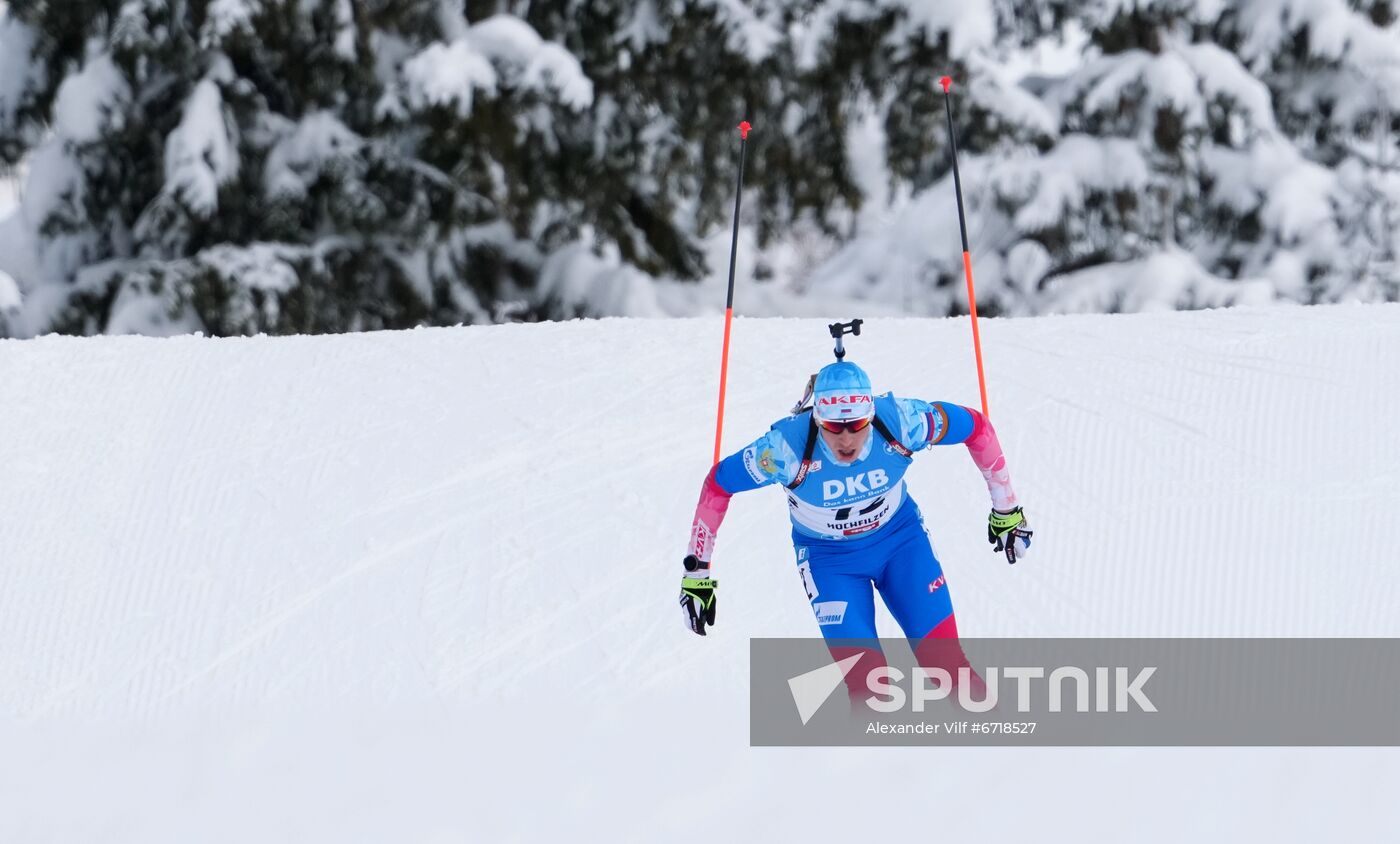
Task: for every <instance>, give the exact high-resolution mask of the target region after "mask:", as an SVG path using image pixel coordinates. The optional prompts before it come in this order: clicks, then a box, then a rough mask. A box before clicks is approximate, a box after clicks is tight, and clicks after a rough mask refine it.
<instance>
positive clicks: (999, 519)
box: [987, 507, 1034, 565]
mask: <svg viewBox="0 0 1400 844" xmlns="http://www.w3.org/2000/svg"><path fill="white" fill-rule="evenodd" d="M1032 533H1034V531H1032V530H1030V524H1029V523H1028V522H1027V521H1026V515H1025V513H1022V512H1021V508H1020V507H1017V508H1015V509H1014V510H1006V511H1002V510H993V511H992V512H991V515H989V516H987V541H988V542H990V543H992V544H993V545H995V546H996V550H998V551H1001V552H1003V553H1005V554H1006V561H1007V562H1008V563H1011V564H1013V565H1014V564H1015V563H1016V560H1017V558H1018V557H1024V556H1025V554H1026V549H1027V548H1029V547H1031V534H1032ZM1017 540H1020V545H1019V547H1018V546H1017Z"/></svg>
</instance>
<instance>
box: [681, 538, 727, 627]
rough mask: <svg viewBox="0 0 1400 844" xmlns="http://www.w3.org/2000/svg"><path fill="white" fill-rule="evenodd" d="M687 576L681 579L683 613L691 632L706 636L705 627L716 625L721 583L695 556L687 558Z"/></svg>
mask: <svg viewBox="0 0 1400 844" xmlns="http://www.w3.org/2000/svg"><path fill="white" fill-rule="evenodd" d="M685 570H686V575H685V576H684V577H682V578H681V613H682V614H684V615H685V625H686V627H689V628H690V630H691V632H693V633H696V634H698V635H700V636H704V635H705V625H707V624H708V625H710V626H711V627H713V626H714V624H715V603H716V601H717V598H716V596H715V589H716V588H717V587H718V586H719V581H718V580H715V579H714V578H712V577H710V567H709V566H708V565H703V566H702V564H701V563H700V561H699V560H697V559H696V558H695V556H694V555H691V556H689V557H686V558H685Z"/></svg>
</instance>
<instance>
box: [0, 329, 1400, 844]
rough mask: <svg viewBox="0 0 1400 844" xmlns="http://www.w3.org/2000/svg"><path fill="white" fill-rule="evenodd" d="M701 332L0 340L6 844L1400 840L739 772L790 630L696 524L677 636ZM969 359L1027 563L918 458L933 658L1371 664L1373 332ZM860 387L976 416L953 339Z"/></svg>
mask: <svg viewBox="0 0 1400 844" xmlns="http://www.w3.org/2000/svg"><path fill="white" fill-rule="evenodd" d="M721 332H722V327H721V322H720V321H719V320H717V319H714V318H697V319H687V320H637V319H633V320H623V319H607V320H599V321H580V322H569V323H554V324H538V325H499V326H492V327H484V328H483V327H474V328H457V329H421V330H416V331H408V332H393V333H387V332H386V333H368V334H355V335H343V336H329V337H292V338H266V337H258V338H249V339H217V340H216V339H206V338H201V337H194V336H184V337H178V338H172V339H154V338H143V337H101V338H88V339H84V338H70V337H58V336H49V337H43V338H39V339H36V340H25V341H18V340H7V341H0V385H3V389H4V405H3V406H4V408H5V412H4V413H0V466H3V467H4V471H3V474H0V514H3V525H4V528H3V531H0V746H3V747H4V748H5V753H4V754H3V755H0V795H3V797H2V798H0V801H3V803H4V806H5V809H4V811H0V840H4V841H97V840H100V841H105V842H112V841H141V842H165V841H169V842H186V841H194V840H198V841H206V842H207V841H274V840H298V841H328V842H329V841H335V842H343V841H374V840H377V841H461V840H474V841H497V840H553V839H556V838H564V837H567V838H568V839H569V840H595V839H597V840H602V839H605V838H606V839H607V840H612V839H624V840H648V841H654V840H675V839H678V838H680V837H682V836H687V837H690V836H694V835H695V834H696V833H697V831H702V830H703V833H704V837H705V838H707V839H713V840H720V841H725V840H740V841H752V840H780V841H788V840H796V839H801V838H812V837H821V838H831V839H838V840H839V839H850V840H862V839H867V838H870V837H871V832H870V831H871V830H872V829H878V830H880V837H887V838H890V839H891V840H924V839H926V838H928V837H929V833H930V831H931V830H933V831H936V836H935V837H936V838H937V839H938V840H946V841H983V840H1017V839H1021V840H1037V841H1062V840H1063V841H1082V840H1109V839H1115V838H1125V837H1126V838H1130V839H1131V840H1134V841H1162V842H1179V841H1182V840H1191V841H1195V840H1269V841H1317V840H1358V841H1360V840H1383V839H1385V838H1386V837H1387V835H1386V834H1385V830H1391V831H1392V832H1393V830H1394V829H1395V828H1397V825H1400V807H1398V806H1397V803H1396V801H1395V800H1394V799H1393V794H1392V792H1393V790H1394V789H1393V786H1394V783H1395V782H1396V781H1397V778H1400V753H1397V751H1396V750H1395V749H1298V748H1267V749H1231V748H1221V749H1197V748H1167V749H1132V748H1128V749H1092V748H1091V749H1072V748H1045V749H1015V748H996V749H976V748H945V749H936V750H935V749H889V748H881V749H856V748H842V749H821V748H812V749H754V748H750V747H749V746H748V728H747V712H748V702H747V694H748V680H747V672H748V660H747V652H748V651H747V649H748V639H749V638H750V637H752V636H813V635H816V632H817V631H816V627H815V626H814V624H813V622H812V619H811V612H810V609H809V608H808V606H807V602H806V600H805V596H804V593H803V591H802V588H801V586H800V584H799V579H798V577H797V576H796V574H795V572H794V568H795V566H794V560H793V557H792V550H791V546H790V544H789V541H788V525H787V519H786V506H785V502H784V500H783V496H782V495H781V494H779V493H777V492H774V491H773V490H760V491H757V492H754V493H750V494H745V495H741V496H738V497H736V498H735V499H734V502H733V504H732V506H731V507H730V511H729V517H728V519H727V521H726V522H725V524H724V527H723V529H722V530H721V532H720V536H719V541H718V550H717V553H716V563H715V565H716V573H717V576H718V577H719V579H720V583H721V589H720V594H721V600H720V606H719V616H718V621H719V624H718V626H717V627H716V628H715V629H714V630H713V633H712V635H710V636H708V637H706V638H704V639H701V638H697V637H695V636H693V635H692V634H690V633H689V632H688V631H686V630H684V629H683V628H682V625H681V622H680V613H679V611H678V609H677V607H676V593H677V590H678V585H679V584H678V582H677V580H678V576H679V574H680V565H679V555H680V553H681V551H682V548H683V546H684V543H685V539H686V536H687V533H688V529H689V525H690V517H691V514H692V510H693V507H694V504H695V500H696V497H697V494H698V491H699V487H700V482H701V479H702V477H703V476H704V474H705V472H706V470H707V469H708V466H709V458H710V450H711V441H712V434H713V421H714V420H713V412H714V400H715V393H716V389H717V364H718V358H719V345H720V338H721ZM982 336H983V342H984V345H985V354H986V363H987V372H988V378H989V384H990V404H991V407H990V409H991V414H992V417H993V419H994V420H995V422H996V424H997V428H998V431H999V433H1000V439H1001V441H1002V444H1003V445H1004V447H1005V449H1006V452H1007V454H1008V457H1009V460H1010V467H1011V471H1012V476H1013V478H1014V480H1015V484H1016V487H1017V490H1018V492H1019V494H1020V497H1021V499H1022V501H1023V503H1024V504H1025V505H1026V507H1027V512H1028V515H1029V517H1030V520H1031V522H1032V526H1033V527H1034V528H1035V529H1036V531H1037V533H1036V541H1035V547H1034V548H1033V549H1032V550H1033V554H1031V555H1030V556H1029V557H1028V559H1027V560H1026V561H1024V562H1023V563H1021V564H1018V565H1016V566H1014V567H1011V566H1007V565H1006V564H1005V563H1004V562H1001V561H1000V560H999V559H998V558H997V557H996V556H995V555H994V554H993V553H991V552H990V550H989V548H988V546H987V545H986V541H985V519H986V511H987V506H988V501H987V497H986V491H985V486H984V485H983V483H982V480H981V477H980V475H979V474H978V473H977V470H976V469H975V468H974V467H973V465H972V462H971V460H970V459H969V458H968V456H967V454H966V452H965V450H964V449H963V448H961V447H957V446H954V447H949V448H942V449H937V450H935V451H933V452H929V453H925V454H921V455H919V457H918V459H917V461H916V462H915V464H914V466H913V467H912V469H911V470H910V475H909V480H910V488H911V491H912V494H913V495H914V496H915V498H916V500H917V501H918V502H919V504H920V505H921V507H922V509H923V512H924V514H925V517H926V521H927V524H928V527H929V530H930V532H931V534H932V536H933V539H934V542H935V545H936V548H937V549H938V552H939V554H940V557H941V558H942V560H943V562H944V566H945V571H946V572H947V575H948V578H949V583H950V584H951V588H952V590H953V593H952V594H953V597H954V600H955V603H956V606H957V610H958V620H959V627H960V628H961V630H962V631H963V633H964V634H965V635H968V636H1168V637H1171V636H1181V637H1195V636H1396V635H1400V614H1397V613H1396V611H1395V608H1396V606H1398V605H1400V588H1397V584H1398V583H1400V580H1398V579H1397V577H1396V569H1395V551H1394V547H1395V539H1394V528H1393V525H1394V518H1393V517H1394V508H1395V502H1396V500H1397V497H1400V438H1397V437H1395V436H1394V430H1393V429H1394V426H1393V421H1394V414H1395V412H1396V409H1397V399H1396V396H1400V368H1397V367H1394V366H1390V365H1385V364H1384V362H1385V361H1393V360H1396V359H1397V356H1400V305H1372V306H1363V305H1340V306H1331V307H1314V308H1267V309H1260V308H1248V307H1245V308H1236V309H1232V310H1228V311H1204V312H1193V313H1162V314H1144V315H1133V316H1116V317H1112V316H1062V317H1047V318H1037V319H1018V320H984V321H983V324H982ZM848 346H849V348H850V349H851V352H852V359H853V360H856V361H858V362H860V363H862V364H864V365H865V366H866V367H867V368H868V369H869V370H870V372H871V373H872V375H873V377H874V379H875V385H876V388H877V389H879V390H894V391H895V392H897V393H899V394H904V395H911V396H921V397H925V398H932V399H946V400H951V401H959V402H962V403H964V404H970V405H972V404H975V403H976V401H977V386H976V380H975V375H974V371H973V366H972V363H971V353H970V349H969V330H968V325H967V322H966V320H958V319H946V320H922V319H920V320H900V319H879V320H872V321H871V322H870V323H868V324H867V326H866V329H865V331H864V332H863V333H862V335H861V337H859V338H853V339H851V340H850V341H849V343H848ZM829 347H830V339H829V337H827V334H826V330H825V326H824V324H823V323H822V322H820V321H817V320H798V319H773V320H769V319H739V320H737V321H736V322H735V324H734V330H733V338H732V346H731V355H732V363H731V369H730V373H729V384H728V412H727V415H726V419H725V432H726V435H725V446H726V451H729V450H733V449H736V448H738V447H739V446H741V445H742V444H743V443H744V442H746V441H747V440H748V439H749V438H751V437H754V436H757V435H758V434H760V433H762V432H763V431H765V430H766V429H767V426H768V425H769V424H770V423H771V422H772V421H773V420H775V419H776V418H778V417H780V416H781V415H782V414H783V413H784V412H785V408H787V407H788V406H789V405H790V404H791V402H792V401H793V400H794V399H795V398H796V397H797V395H798V393H799V391H800V389H801V387H802V384H803V383H804V382H805V378H806V376H807V374H808V373H810V372H811V371H813V370H814V369H815V368H816V367H817V366H819V365H820V364H821V363H823V362H825V360H827V359H828V349H829ZM881 612H882V613H883V610H882V611H881ZM887 622H888V619H887V618H885V617H884V616H883V615H882V618H881V623H882V625H883V629H884V630H885V632H886V633H892V632H893V628H892V627H891V625H889V624H888V623H887ZM1300 670H1306V666H1300ZM1129 830H1130V831H1131V832H1127V831H1129Z"/></svg>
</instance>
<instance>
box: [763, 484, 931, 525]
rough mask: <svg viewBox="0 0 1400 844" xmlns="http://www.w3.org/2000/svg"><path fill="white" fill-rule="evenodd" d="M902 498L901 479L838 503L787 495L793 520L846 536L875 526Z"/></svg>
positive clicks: (895, 509) (891, 514)
mask: <svg viewBox="0 0 1400 844" xmlns="http://www.w3.org/2000/svg"><path fill="white" fill-rule="evenodd" d="M903 501H904V481H903V480H899V481H896V482H895V483H893V484H891V485H889V486H887V487H884V488H882V489H880V490H879V491H878V494H875V495H872V496H871V497H869V498H865V499H861V500H859V501H855V502H853V503H849V504H843V505H842V506H840V507H822V506H819V505H816V504H809V503H807V502H806V501H803V500H802V499H800V498H798V497H797V496H796V495H791V494H789V495H788V510H789V513H790V515H791V516H792V520H793V522H795V523H797V524H798V525H800V526H801V527H802V528H803V529H805V530H807V531H810V532H811V533H814V534H816V535H818V536H821V537H823V538H825V539H849V538H851V537H854V536H860V535H862V534H866V533H869V532H870V531H872V530H876V529H877V528H879V527H880V525H883V524H884V523H885V522H887V521H889V520H890V517H891V516H893V515H894V514H895V511H897V510H898V509H899V505H900V503H901V502H903Z"/></svg>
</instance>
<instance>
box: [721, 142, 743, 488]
mask: <svg viewBox="0 0 1400 844" xmlns="http://www.w3.org/2000/svg"><path fill="white" fill-rule="evenodd" d="M751 128H752V127H751V126H749V122H748V121H747V120H745V121H743V122H742V123H740V124H739V185H738V187H737V188H736V189H735V191H734V234H733V236H732V238H731V240H730V241H729V296H728V298H726V299H725V301H724V351H723V352H721V353H720V361H719V410H718V411H716V413H715V460H714V462H715V463H719V441H720V437H721V436H722V435H723V433H724V387H725V381H726V379H727V376H728V374H729V326H730V323H732V322H733V321H734V258H735V256H736V255H737V254H738V252H739V201H740V200H741V199H743V197H744V155H745V153H746V152H747V151H748V146H749V129H751Z"/></svg>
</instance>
